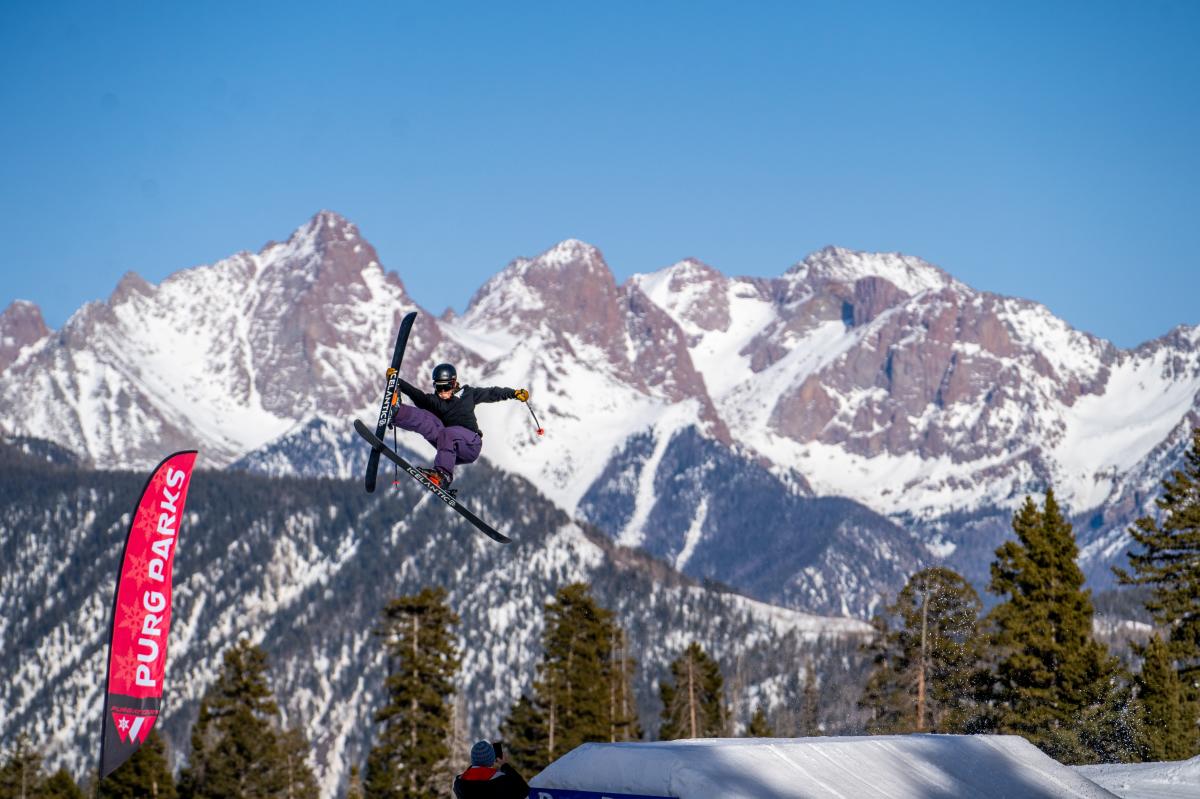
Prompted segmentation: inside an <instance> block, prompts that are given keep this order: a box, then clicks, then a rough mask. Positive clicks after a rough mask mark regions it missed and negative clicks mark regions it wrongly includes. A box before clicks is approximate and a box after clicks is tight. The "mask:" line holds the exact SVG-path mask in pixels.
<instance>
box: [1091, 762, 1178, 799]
mask: <svg viewBox="0 0 1200 799" xmlns="http://www.w3.org/2000/svg"><path fill="white" fill-rule="evenodd" d="M1075 770H1076V771H1078V772H1079V773H1080V774H1082V775H1083V776H1085V777H1087V778H1088V779H1089V780H1091V781H1092V782H1095V783H1098V784H1100V785H1103V786H1104V787H1105V788H1107V789H1108V790H1109V791H1111V792H1112V793H1114V794H1116V795H1117V796H1120V797H1121V799H1200V757H1193V758H1192V759H1191V760H1183V761H1179V762H1177V763H1116V764H1112V765H1102V766H1077V767H1076V768H1075Z"/></svg>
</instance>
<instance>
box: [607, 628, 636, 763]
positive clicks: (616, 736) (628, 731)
mask: <svg viewBox="0 0 1200 799" xmlns="http://www.w3.org/2000/svg"><path fill="white" fill-rule="evenodd" d="M608 627H609V630H608V633H609V661H610V663H611V666H610V668H609V677H608V684H609V697H608V705H609V708H608V716H609V737H608V740H609V741H610V742H615V741H636V740H638V739H639V738H641V737H642V727H641V724H640V723H639V722H638V717H637V703H636V702H635V701H634V696H633V675H634V672H635V671H636V669H637V660H635V659H634V658H633V656H631V655H630V654H629V639H628V637H627V636H626V634H625V630H624V628H622V627H621V626H620V625H618V624H616V622H615V620H612V619H611V618H610V623H609V625H608Z"/></svg>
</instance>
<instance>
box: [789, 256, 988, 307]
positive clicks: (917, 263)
mask: <svg viewBox="0 0 1200 799" xmlns="http://www.w3.org/2000/svg"><path fill="white" fill-rule="evenodd" d="M786 277H787V278H789V279H790V280H792V281H795V282H798V283H807V284H809V285H810V286H815V285H819V284H824V283H846V284H853V283H856V282H857V281H859V280H862V279H864V278H882V279H883V280H886V281H888V282H889V283H891V284H892V285H894V286H895V287H896V288H898V289H899V290H900V291H902V292H904V293H905V294H907V295H910V296H912V295H916V294H920V293H922V292H924V291H937V290H939V289H943V288H948V287H951V286H962V284H960V283H958V281H956V280H955V279H954V278H953V277H951V276H950V275H949V274H947V273H946V272H944V271H943V270H941V269H939V268H938V267H936V266H934V265H933V264H931V263H929V262H927V261H923V260H921V259H920V258H916V257H913V256H911V255H903V254H901V253H872V252H861V251H858V250H850V249H846V248H843V247H833V246H829V247H824V248H823V249H820V250H817V251H816V252H814V253H812V254H811V255H809V256H808V257H807V258H805V259H804V260H803V261H801V262H800V263H798V264H796V265H795V266H793V267H792V268H791V269H789V270H788V271H787V274H786ZM963 288H965V286H964V287H963Z"/></svg>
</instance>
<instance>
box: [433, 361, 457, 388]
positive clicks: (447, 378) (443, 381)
mask: <svg viewBox="0 0 1200 799" xmlns="http://www.w3.org/2000/svg"><path fill="white" fill-rule="evenodd" d="M456 382H458V370H456V369H455V368H454V364H452V363H439V364H438V365H437V366H435V367H433V387H434V388H435V389H436V390H438V391H445V390H446V389H448V388H454V384H455V383H456Z"/></svg>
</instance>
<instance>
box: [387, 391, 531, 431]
mask: <svg viewBox="0 0 1200 799" xmlns="http://www.w3.org/2000/svg"><path fill="white" fill-rule="evenodd" d="M399 385H400V390H401V391H403V392H404V396H406V397H408V398H409V399H410V400H412V404H413V405H415V406H416V407H418V408H422V409H424V410H427V411H429V412H430V413H432V414H433V415H434V416H436V417H437V418H439V419H441V420H442V424H444V425H446V427H456V426H457V427H465V428H467V429H468V430H472V431H474V432H475V433H477V434H478V435H481V436H482V435H483V433H482V432H481V431H480V429H479V422H477V421H475V406H476V405H478V404H479V403H481V402H500V401H501V400H507V399H515V398H516V396H517V392H516V391H515V390H514V389H511V388H500V387H498V386H493V387H492V388H475V387H474V386H462V387H461V388H459V389H458V392H457V393H455V394H453V395H451V397H450V399H448V400H444V399H442V398H441V397H439V396H438V395H437V394H426V393H425V392H424V391H420V390H418V389H417V387H416V386H414V385H412V384H411V383H408V382H406V381H404V380H401V381H400V383H399Z"/></svg>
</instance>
